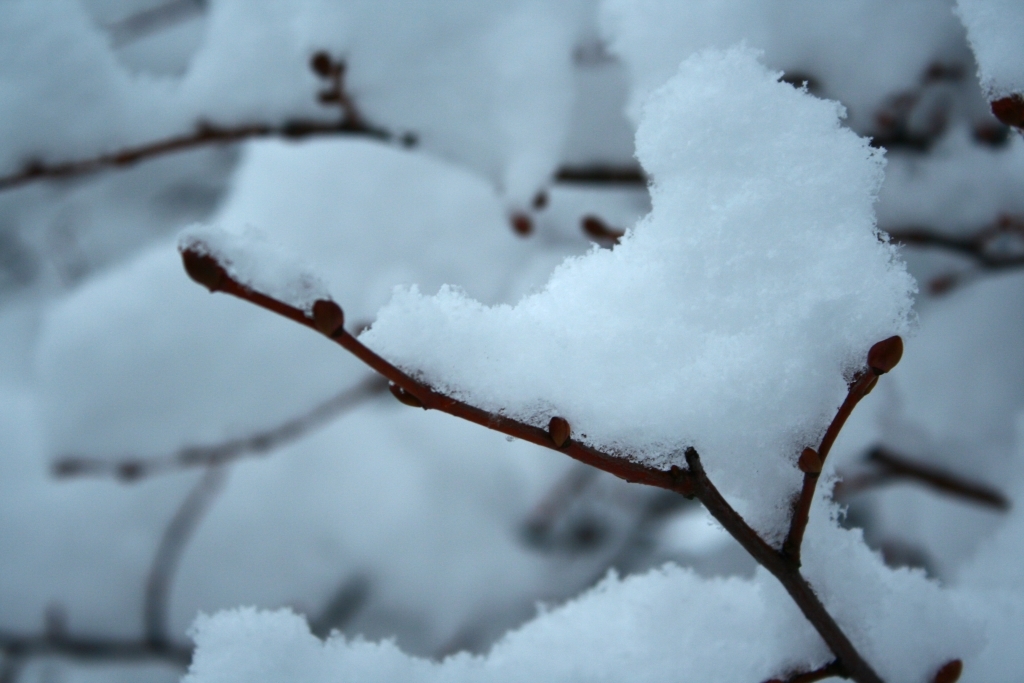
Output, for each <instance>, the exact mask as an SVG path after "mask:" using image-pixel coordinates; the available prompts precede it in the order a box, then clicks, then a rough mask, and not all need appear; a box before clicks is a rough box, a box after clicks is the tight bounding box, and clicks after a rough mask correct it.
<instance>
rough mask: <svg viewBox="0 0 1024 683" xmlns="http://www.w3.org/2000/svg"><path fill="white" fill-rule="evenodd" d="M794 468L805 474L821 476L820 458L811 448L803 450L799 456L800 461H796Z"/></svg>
mask: <svg viewBox="0 0 1024 683" xmlns="http://www.w3.org/2000/svg"><path fill="white" fill-rule="evenodd" d="M796 466H797V467H799V468H800V471H801V472H806V473H807V474H821V466H822V462H821V456H820V455H818V451H816V450H814V449H813V448H805V449H804V452H803V453H801V454H800V459H799V460H797V461H796Z"/></svg>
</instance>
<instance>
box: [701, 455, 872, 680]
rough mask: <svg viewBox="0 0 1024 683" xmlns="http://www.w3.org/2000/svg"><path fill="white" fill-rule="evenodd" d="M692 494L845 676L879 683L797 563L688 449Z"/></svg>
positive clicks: (869, 666)
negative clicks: (785, 596)
mask: <svg viewBox="0 0 1024 683" xmlns="http://www.w3.org/2000/svg"><path fill="white" fill-rule="evenodd" d="M686 464H687V466H688V467H689V474H690V481H691V486H692V487H693V495H694V496H695V497H696V498H697V499H698V500H700V502H701V503H703V504H704V507H706V508H707V509H708V512H710V513H711V516H712V517H714V518H715V519H716V520H718V523H719V524H721V525H722V527H723V528H725V530H726V531H728V532H729V534H730V535H731V536H732V537H733V538H735V539H736V540H737V541H739V544H740V545H742V546H743V548H744V550H746V551H747V552H748V553H750V555H751V557H753V558H754V559H755V560H757V562H758V564H760V565H761V566H762V567H764V568H765V569H767V570H768V571H769V572H771V573H772V575H773V576H775V578H777V579H778V580H779V582H780V583H781V584H782V585H783V587H784V588H785V589H786V592H787V593H789V595H790V597H791V598H793V602H795V603H796V604H797V607H799V608H800V611H801V612H803V614H804V616H805V617H806V618H807V621H809V622H810V623H811V625H812V626H814V628H815V630H816V631H817V632H818V635H820V636H821V638H822V640H824V641H825V644H826V645H828V647H829V649H830V650H832V654H834V655H835V656H836V659H837V660H838V662H839V666H841V667H842V670H843V671H844V672H845V675H846V676H848V677H849V678H852V679H854V680H855V681H857V682H858V683H867V682H869V681H870V682H871V683H881V681H882V679H881V678H880V677H879V676H878V674H877V673H875V671H874V669H873V668H872V667H871V665H870V664H868V662H867V661H866V660H864V658H863V657H861V656H860V653H859V652H857V649H856V648H855V647H854V646H853V643H851V642H850V639H849V638H847V637H846V634H845V633H843V631H842V629H841V628H839V624H837V623H836V621H835V619H833V618H832V615H831V614H829V613H828V610H826V609H825V606H824V605H823V604H822V603H821V600H820V599H819V598H818V596H817V595H816V594H815V592H814V589H813V588H811V585H810V584H809V583H807V579H805V578H804V577H803V575H802V574H801V573H800V567H799V565H798V564H796V563H794V562H792V561H791V560H790V558H789V557H788V556H786V555H785V554H784V553H782V552H779V551H777V550H775V548H773V547H771V546H770V545H768V543H766V542H765V541H764V539H762V538H761V537H760V536H759V535H758V534H757V532H756V531H754V530H753V529H752V528H751V527H750V526H749V525H748V524H747V523H746V521H745V520H744V519H743V518H742V517H741V516H740V515H739V513H738V512H736V510H734V509H733V508H732V506H731V505H729V503H728V501H726V500H725V498H723V497H722V494H721V493H719V492H718V489H716V488H715V486H714V484H712V483H711V481H710V480H709V479H708V477H707V475H706V474H705V473H704V467H703V466H702V465H701V462H700V457H699V456H698V455H697V451H695V450H694V449H692V448H689V449H687V451H686Z"/></svg>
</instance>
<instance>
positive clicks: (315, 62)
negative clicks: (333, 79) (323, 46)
mask: <svg viewBox="0 0 1024 683" xmlns="http://www.w3.org/2000/svg"><path fill="white" fill-rule="evenodd" d="M333 66H334V65H333V63H332V62H331V56H330V55H329V54H327V53H326V52H324V51H323V50H320V51H319V52H316V53H314V54H313V56H312V57H310V59H309V68H310V69H312V70H313V71H314V72H315V73H316V74H317V75H318V76H323V77H324V78H327V77H328V76H330V75H331V68H332V67H333Z"/></svg>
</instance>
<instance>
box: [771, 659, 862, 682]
mask: <svg viewBox="0 0 1024 683" xmlns="http://www.w3.org/2000/svg"><path fill="white" fill-rule="evenodd" d="M836 676H838V677H840V678H846V675H845V673H844V672H843V667H842V665H840V664H839V660H838V659H835V660H832V661H831V662H829V663H828V664H826V665H825V666H822V667H819V668H817V669H815V670H814V671H806V672H804V673H798V674H792V675H790V676H789V677H788V678H786V679H785V680H783V679H781V678H772V679H769V680H767V681H765V683H814V682H815V681H821V680H824V679H826V678H833V677H836Z"/></svg>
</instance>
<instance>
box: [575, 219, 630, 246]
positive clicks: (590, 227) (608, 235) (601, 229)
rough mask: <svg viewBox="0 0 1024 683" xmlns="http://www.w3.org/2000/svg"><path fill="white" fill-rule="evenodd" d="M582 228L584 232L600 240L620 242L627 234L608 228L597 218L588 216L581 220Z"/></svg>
mask: <svg viewBox="0 0 1024 683" xmlns="http://www.w3.org/2000/svg"><path fill="white" fill-rule="evenodd" d="M580 228H582V229H583V232H585V233H586V234H588V235H590V236H591V237H593V238H595V239H599V240H619V239H621V238H622V236H623V235H624V234H625V233H623V232H622V231H621V230H615V229H613V228H611V227H609V226H608V224H607V223H605V222H604V221H603V220H601V219H600V218H598V217H597V216H591V215H587V216H584V217H583V218H581V219H580Z"/></svg>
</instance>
